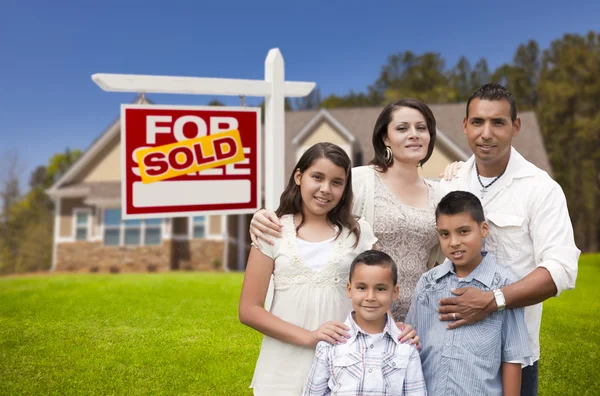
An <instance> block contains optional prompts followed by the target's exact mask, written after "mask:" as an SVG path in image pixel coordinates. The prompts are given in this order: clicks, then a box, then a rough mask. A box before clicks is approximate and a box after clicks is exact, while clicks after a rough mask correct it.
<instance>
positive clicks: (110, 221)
mask: <svg viewBox="0 0 600 396" xmlns="http://www.w3.org/2000/svg"><path fill="white" fill-rule="evenodd" d="M161 227H162V219H147V220H121V209H105V210H104V244H105V245H107V246H140V245H160V243H161V240H162V228H161Z"/></svg>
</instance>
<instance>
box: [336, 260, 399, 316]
mask: <svg viewBox="0 0 600 396" xmlns="http://www.w3.org/2000/svg"><path fill="white" fill-rule="evenodd" d="M347 289H348V297H349V298H350V299H351V300H352V308H353V309H354V310H355V311H356V315H357V316H360V318H362V319H363V320H365V321H368V322H371V321H379V320H381V319H382V318H384V317H385V315H386V312H387V311H388V310H389V309H390V307H391V306H392V302H394V300H396V298H398V285H395V286H394V282H393V280H392V267H391V266H383V265H366V264H358V265H356V266H355V267H354V273H353V274H352V281H351V282H348V285H347Z"/></svg>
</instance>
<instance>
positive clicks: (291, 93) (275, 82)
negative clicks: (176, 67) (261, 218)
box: [92, 48, 316, 309]
mask: <svg viewBox="0 0 600 396" xmlns="http://www.w3.org/2000/svg"><path fill="white" fill-rule="evenodd" d="M92 80H93V81H94V82H95V83H96V84H98V86H100V88H102V89H103V90H105V91H110V92H137V93H166V94H196V95H230V96H262V97H264V98H265V150H264V153H265V178H264V180H265V206H266V208H267V209H269V210H275V209H276V208H277V207H278V206H279V197H280V195H281V193H282V192H283V189H284V186H285V174H284V172H285V161H284V159H285V135H284V133H285V98H286V97H303V96H307V95H308V94H310V92H311V91H312V90H313V89H314V87H315V85H316V84H315V83H314V82H290V81H285V72H284V63H283V56H282V55H281V52H280V51H279V49H278V48H273V49H271V50H270V51H269V53H268V54H267V58H266V59H265V79H264V80H241V79H227V78H201V77H178V76H148V75H135V74H94V75H92ZM225 243H226V244H227V240H225ZM226 249H227V247H226ZM224 264H225V263H224ZM272 297H273V282H272V281H271V282H270V285H269V291H268V293H267V298H266V308H267V309H270V307H271V302H272Z"/></svg>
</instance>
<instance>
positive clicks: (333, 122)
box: [286, 109, 356, 146]
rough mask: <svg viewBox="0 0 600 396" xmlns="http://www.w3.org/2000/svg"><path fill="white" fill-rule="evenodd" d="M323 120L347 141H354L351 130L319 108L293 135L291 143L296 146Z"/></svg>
mask: <svg viewBox="0 0 600 396" xmlns="http://www.w3.org/2000/svg"><path fill="white" fill-rule="evenodd" d="M288 114H289V113H287V114H286V117H287V115H288ZM323 121H326V122H327V123H329V125H331V126H332V127H334V128H335V129H336V130H337V131H338V132H339V133H340V134H341V135H342V136H343V137H344V138H345V139H346V140H347V141H348V142H349V143H354V141H355V140H356V138H355V137H354V135H353V134H352V132H350V131H349V130H348V129H347V128H346V127H345V126H343V125H342V124H340V122H339V121H338V120H336V119H335V118H333V117H332V116H331V114H330V113H329V112H328V111H327V110H325V109H321V110H319V111H318V112H317V114H315V116H314V117H313V118H312V119H311V120H310V121H309V122H308V123H307V124H306V125H304V127H303V128H302V129H301V130H300V132H298V133H297V134H296V136H294V138H293V139H292V144H293V145H294V146H297V145H298V144H299V143H301V142H302V141H303V140H304V139H305V138H307V137H308V135H309V134H310V133H311V132H312V131H313V130H314V129H315V128H316V127H318V126H319V125H320V124H321V123H322V122H323Z"/></svg>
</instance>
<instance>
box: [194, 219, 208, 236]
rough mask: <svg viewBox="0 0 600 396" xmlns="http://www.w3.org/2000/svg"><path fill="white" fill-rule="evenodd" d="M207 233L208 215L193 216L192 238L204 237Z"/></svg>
mask: <svg viewBox="0 0 600 396" xmlns="http://www.w3.org/2000/svg"><path fill="white" fill-rule="evenodd" d="M205 235H206V216H194V217H192V238H204V236H205Z"/></svg>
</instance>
